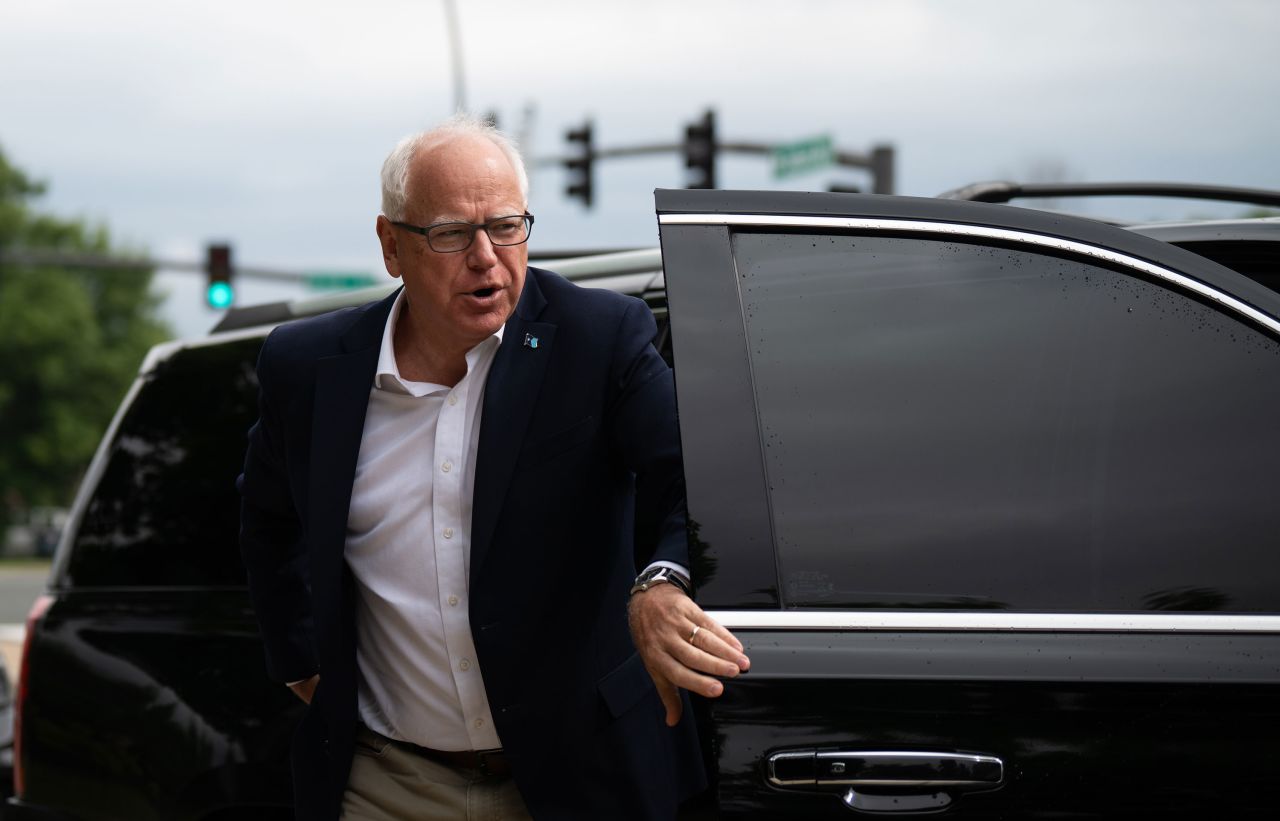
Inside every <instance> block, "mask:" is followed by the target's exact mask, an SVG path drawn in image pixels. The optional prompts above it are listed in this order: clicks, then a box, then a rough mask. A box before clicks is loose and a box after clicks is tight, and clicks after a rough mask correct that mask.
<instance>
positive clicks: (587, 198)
mask: <svg viewBox="0 0 1280 821" xmlns="http://www.w3.org/2000/svg"><path fill="white" fill-rule="evenodd" d="M564 138H565V139H566V140H568V141H569V144H570V145H571V146H572V145H573V144H574V143H581V144H582V149H581V151H580V153H579V154H578V156H576V157H569V158H568V159H566V160H565V161H564V167H565V168H567V169H569V175H570V177H569V185H568V187H566V188H565V189H564V193H565V196H567V197H580V198H581V199H582V204H583V205H585V206H586V207H588V208H590V207H591V200H592V196H593V194H594V189H595V183H594V180H593V179H592V174H593V173H594V170H593V165H594V163H595V159H596V149H595V145H594V144H593V142H592V127H591V121H590V120H587V121H586V122H585V123H583V124H582V128H571V129H569V130H568V131H567V132H565V135H564Z"/></svg>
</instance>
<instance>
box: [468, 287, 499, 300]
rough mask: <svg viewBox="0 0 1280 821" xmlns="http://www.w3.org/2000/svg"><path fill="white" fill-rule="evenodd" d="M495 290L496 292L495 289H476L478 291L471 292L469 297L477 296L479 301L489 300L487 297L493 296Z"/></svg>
mask: <svg viewBox="0 0 1280 821" xmlns="http://www.w3.org/2000/svg"><path fill="white" fill-rule="evenodd" d="M495 290H496V289H494V288H480V289H478V290H475V291H472V292H471V295H472V296H478V297H480V298H481V299H487V298H489V297H491V296H493V294H494V291H495Z"/></svg>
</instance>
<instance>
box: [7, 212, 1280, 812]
mask: <svg viewBox="0 0 1280 821" xmlns="http://www.w3.org/2000/svg"><path fill="white" fill-rule="evenodd" d="M658 210H659V222H660V229H661V236H662V244H663V248H662V254H661V255H659V252H658V251H657V250H656V249H653V250H647V251H637V252H632V253H625V254H615V255H608V256H603V257H596V258H587V259H580V260H572V261H566V262H562V263H554V264H549V265H548V267H551V268H553V269H554V270H558V271H560V272H562V273H564V274H566V275H568V276H569V277H570V278H572V279H575V280H578V281H580V282H582V283H584V284H589V285H594V286H597V287H609V288H613V289H615V290H619V291H622V292H625V293H630V294H633V295H636V296H639V297H641V298H643V299H645V301H646V302H647V303H648V304H649V305H650V307H651V309H653V311H654V313H655V315H656V317H657V318H658V320H659V329H660V330H659V336H658V339H657V340H656V342H657V344H658V346H659V348H660V350H662V352H663V353H664V355H665V356H666V357H667V358H668V360H669V361H673V362H674V366H675V371H676V381H677V391H678V401H679V406H680V414H681V428H682V436H683V442H684V451H685V466H686V474H687V478H688V486H689V505H690V513H691V517H692V527H691V533H690V539H691V547H692V548H693V553H694V567H693V568H692V569H693V572H694V575H695V579H696V581H698V582H699V584H700V593H699V599H700V601H701V603H702V605H703V606H704V607H706V608H708V609H709V610H710V611H711V612H712V613H713V615H715V616H716V617H717V618H719V619H720V620H721V621H723V622H724V623H725V624H726V625H728V626H729V627H730V628H731V629H734V630H735V631H736V632H737V634H738V635H739V636H740V637H741V638H742V639H743V640H744V642H746V644H747V645H748V650H749V652H750V654H751V656H752V659H753V668H752V671H751V673H750V674H748V675H746V676H743V677H741V678H739V679H735V680H733V681H731V682H728V683H727V688H726V694H725V696H724V697H723V698H722V699H719V700H716V701H713V702H699V703H698V705H697V707H698V709H699V710H700V711H701V719H702V722H703V724H704V729H705V733H704V738H705V739H706V753H707V756H708V759H709V761H710V763H711V765H712V767H711V769H712V774H713V779H714V781H715V783H714V786H713V788H712V791H711V792H710V793H709V794H708V795H707V796H704V800H703V801H702V802H701V803H700V804H699V805H698V807H697V811H699V812H701V813H702V815H699V817H717V816H719V817H725V818H731V817H788V818H790V817H795V818H824V817H831V818H846V817H849V812H850V810H851V809H852V810H854V811H860V812H871V813H882V812H900V813H906V814H914V813H922V812H936V811H941V810H945V811H948V812H949V813H950V814H954V815H957V816H960V817H975V818H981V817H991V818H995V817H1050V816H1052V817H1055V818H1061V817H1088V816H1096V815H1102V814H1149V815H1178V814H1188V815H1214V814H1228V815H1234V816H1261V815H1263V814H1264V813H1265V814H1267V815H1268V817H1269V816H1270V814H1271V812H1270V809H1271V808H1270V805H1269V802H1268V792H1269V791H1268V788H1269V787H1270V786H1271V784H1272V783H1274V774H1275V773H1276V772H1277V771H1280V753H1278V752H1277V751H1276V749H1275V747H1274V745H1271V744H1270V740H1271V739H1272V738H1273V737H1274V736H1276V735H1277V734H1278V733H1280V707H1277V706H1276V705H1278V704H1280V698H1278V696H1280V662H1278V661H1277V659H1280V652H1278V651H1280V616H1277V615H1276V614H1277V613H1280V573H1277V570H1278V569H1280V568H1278V567H1277V564H1278V563H1280V560H1278V559H1277V555H1280V553H1278V552H1277V550H1276V547H1277V545H1276V539H1277V536H1276V534H1277V533H1280V527H1278V526H1280V506H1278V505H1276V504H1275V503H1274V500H1275V499H1276V498H1278V494H1277V490H1280V487H1278V486H1277V485H1278V484H1280V478H1278V477H1277V474H1276V472H1275V470H1274V465H1275V464H1277V463H1280V459H1278V457H1280V425H1277V424H1276V423H1275V420H1276V419H1277V418H1280V379H1278V378H1277V377H1278V376H1280V321H1278V320H1277V317H1280V296H1278V295H1277V294H1276V293H1275V291H1274V290H1272V289H1269V288H1268V287H1266V286H1267V285H1271V286H1272V287H1274V280H1268V279H1267V278H1266V277H1267V276H1268V275H1274V272H1275V266H1273V265H1271V263H1268V262H1266V261H1265V260H1264V261H1263V262H1262V263H1257V254H1256V253H1255V252H1257V251H1258V250H1259V249H1258V248H1252V249H1251V250H1250V251H1249V253H1240V254H1236V257H1237V263H1238V265H1237V266H1233V267H1237V268H1238V270H1241V271H1242V273H1241V272H1237V271H1233V270H1228V269H1227V268H1224V267H1222V265H1219V264H1217V263H1215V262H1214V261H1212V260H1221V261H1223V262H1225V263H1226V264H1227V265H1229V266H1230V265H1232V262H1231V259H1230V258H1231V256H1232V254H1233V253H1235V251H1236V250H1239V248H1240V247H1241V246H1239V245H1237V246H1231V245H1230V243H1231V242H1233V241H1235V240H1233V239H1231V238H1230V237H1228V238H1227V239H1226V240H1224V241H1223V242H1224V243H1225V246H1223V245H1222V244H1220V245H1218V246H1214V247H1213V248H1212V249H1210V248H1209V246H1204V247H1202V248H1200V249H1198V250H1201V251H1205V254H1198V253H1192V251H1194V250H1197V249H1195V248H1194V247H1193V246H1192V243H1195V242H1200V241H1203V240H1205V239H1206V235H1205V234H1204V232H1205V231H1206V230H1209V231H1210V232H1211V233H1212V232H1216V234H1215V235H1216V236H1217V237H1218V238H1219V239H1221V238H1222V237H1223V236H1224V234H1223V229H1222V228H1221V227H1216V228H1211V229H1205V228H1204V227H1203V226H1204V224H1203V223H1196V224H1188V225H1183V226H1141V227H1133V228H1129V229H1121V228H1118V227H1114V226H1109V225H1105V224H1102V223H1100V222H1098V221H1086V220H1080V219H1073V218H1070V217H1061V216H1056V215H1050V214H1046V213H1043V212H1036V211H1030V210H1024V209H1013V208H1007V207H1004V206H1000V205H990V204H980V203H973V202H963V201H948V200H923V199H912V198H906V197H871V196H847V195H804V194H795V193H763V192H756V193H751V192H745V193H741V192H740V193H732V192H716V191H710V192H669V191H664V192H659V193H658ZM1230 230H1231V231H1233V232H1236V233H1235V234H1232V235H1231V236H1233V237H1235V238H1236V240H1239V242H1241V243H1244V242H1246V241H1247V242H1250V243H1255V244H1257V243H1272V244H1271V245H1266V246H1265V247H1264V248H1263V250H1264V251H1265V250H1266V249H1269V248H1273V247H1276V246H1275V245H1274V243H1275V242H1276V238H1277V234H1280V221H1276V220H1252V221H1240V222H1238V223H1233V225H1232V228H1231V229H1230ZM1183 243H1185V244H1186V247H1182V248H1180V247H1178V245H1179V244H1183ZM1188 248H1190V249H1191V250H1188ZM1210 250H1212V253H1210ZM1267 259H1274V258H1267ZM1241 260H1245V261H1252V262H1249V263H1248V264H1246V263H1245V262H1243V261H1241ZM664 265H665V271H666V280H665V286H669V294H668V287H665V286H664V279H663V274H662V269H663V267H664ZM1246 268H1248V269H1249V270H1243V269H1246ZM1268 272H1270V274H1268ZM1250 277H1252V279H1250ZM390 287H391V286H390V285H388V286H387V287H385V288H377V289H369V290H366V291H362V292H354V293H347V294H340V295H335V296H331V297H324V298H318V299H311V300H306V301H302V302H297V303H278V304H274V305H266V306H255V307H251V308H245V309H239V310H235V311H232V312H229V313H228V314H227V315H226V316H225V318H224V321H223V322H222V323H221V325H220V326H219V328H217V329H215V331H214V332H213V333H212V334H210V335H209V336H208V337H207V338H204V339H200V340H195V341H188V342H178V343H171V344H169V345H165V346H161V347H159V348H157V349H156V350H154V351H153V352H152V353H151V355H150V356H149V357H148V359H147V361H146V363H144V365H143V367H142V369H141V372H140V375H139V378H138V380H137V383H136V384H135V385H134V387H133V389H132V390H131V391H130V394H129V396H128V397H127V398H126V400H125V402H124V403H123V404H122V406H121V409H120V411H119V413H118V414H117V417H116V419H115V420H114V421H113V423H112V426H111V428H110V430H109V431H108V433H107V435H106V437H105V438H104V441H103V445H102V447H101V448H100V451H99V453H98V455H97V457H96V458H95V460H94V463H93V465H92V466H91V468H90V470H89V472H88V474H87V476H86V479H85V482H84V483H83V488H82V491H81V494H80V496H79V498H78V499H77V501H76V504H75V507H74V509H73V511H72V515H71V520H70V522H69V523H68V526H67V529H66V531H65V532H64V535H63V538H62V542H61V544H60V546H59V549H58V554H57V557H56V559H55V563H54V569H53V573H52V576H51V580H50V590H49V594H50V595H49V596H48V597H47V598H46V599H43V600H42V601H41V605H40V606H41V609H40V610H38V611H36V612H34V613H33V618H32V621H31V624H30V627H29V631H28V636H29V642H28V646H27V650H26V662H25V664H24V679H25V681H24V685H23V688H22V694H21V698H20V700H21V703H22V707H21V711H20V712H21V715H20V719H21V721H20V724H21V728H20V738H19V741H20V745H19V750H20V752H19V761H18V764H19V773H18V776H19V779H18V780H19V782H20V785H21V786H20V789H19V794H18V796H17V797H16V798H15V799H14V800H12V801H11V802H10V803H9V804H8V805H7V807H6V811H5V812H6V814H5V815H4V817H5V819H6V821H12V819H63V820H64V821H70V820H71V819H99V818H101V819H182V820H184V821H187V820H189V821H196V820H197V819H199V820H200V821H209V820H210V819H217V820H218V821H224V820H226V821H229V819H274V818H288V817H291V812H290V792H291V790H290V785H289V776H288V765H287V749H288V745H289V741H290V735H291V733H292V730H293V726H294V724H295V723H296V720H297V718H298V716H299V713H300V710H301V705H300V703H299V702H297V701H296V699H294V698H293V696H292V695H291V694H289V693H288V692H287V691H286V690H285V689H284V688H282V687H279V686H277V685H274V684H272V683H270V682H268V681H267V680H266V678H265V674H264V670H263V664H262V655H261V647H260V644H259V639H258V636H257V629H256V625H255V622H254V619H253V615H252V612H251V610H250V606H249V599H248V595H247V591H246V590H245V587H244V577H243V571H242V570H241V568H240V564H239V554H238V550H237V546H236V542H237V530H238V521H237V519H238V498H237V497H236V494H235V490H234V485H233V481H234V478H235V476H236V475H237V474H238V472H239V470H240V465H241V460H242V457H243V450H244V442H245V438H244V437H245V432H246V430H247V429H248V427H249V425H250V423H251V422H252V421H253V418H254V416H255V415H256V407H255V402H256V387H257V386H256V381H255V376H254V361H255V359H256V355H257V350H258V348H259V346H260V344H261V341H262V339H263V338H264V336H265V334H266V332H267V330H269V328H270V327H271V326H273V325H275V324H277V323H279V322H282V321H287V320H288V319H290V318H293V317H296V316H303V315H310V314H313V313H319V312H322V311H324V310H329V309H332V308H337V307H341V306H343V305H347V304H358V303H360V302H364V301H367V300H369V299H373V298H376V297H378V296H381V295H383V294H385V293H386V292H387V291H388V290H389V288H390ZM668 296H669V297H670V300H671V316H670V320H671V321H670V324H668V322H667V319H668V316H667V314H668V312H667V299H668Z"/></svg>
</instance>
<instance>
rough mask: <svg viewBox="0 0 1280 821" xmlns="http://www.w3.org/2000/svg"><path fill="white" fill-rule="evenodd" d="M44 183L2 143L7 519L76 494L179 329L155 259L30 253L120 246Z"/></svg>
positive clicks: (2, 466)
mask: <svg viewBox="0 0 1280 821" xmlns="http://www.w3.org/2000/svg"><path fill="white" fill-rule="evenodd" d="M43 193H44V185H43V184H42V183H40V182H37V181H34V180H31V179H30V178H28V177H27V176H26V175H25V174H24V173H23V172H22V171H21V170H19V169H18V168H16V167H15V166H13V165H11V164H10V163H9V161H8V160H7V158H6V157H5V155H4V152H3V151H2V150H0V432H2V433H0V525H3V524H4V522H5V520H6V519H7V518H9V517H11V516H12V515H13V514H15V513H20V512H21V511H23V510H24V509H27V508H30V507H33V506H37V505H65V504H67V503H68V502H69V500H70V497H71V495H72V493H73V492H74V490H75V485H76V483H77V482H78V481H79V478H80V476H81V474H82V473H83V471H84V469H85V467H86V466H87V465H88V463H89V460H90V459H91V458H92V456H93V451H94V448H95V447H96V445H97V442H98V439H99V438H100V437H101V436H102V433H103V431H104V430H105V429H106V426H107V424H108V422H109V421H110V419H111V415H112V413H113V412H114V410H115V408H116V406H117V405H118V404H119V402H120V399H121V397H122V396H123V395H124V392H125V391H126V390H127V389H128V386H129V384H130V382H131V381H132V379H133V377H134V375H135V374H136V372H137V369H138V365H139V363H140V362H141V361H142V357H143V356H144V354H145V353H146V351H147V349H148V348H149V347H150V346H151V345H153V344H155V343H157V342H160V341H162V340H164V339H165V338H167V337H168V336H169V333H168V330H167V329H166V328H165V327H164V325H163V324H162V323H161V322H160V321H159V320H158V319H157V317H156V308H157V302H158V300H157V298H156V297H155V296H154V295H153V294H152V293H151V291H150V285H151V275H152V271H151V270H149V269H142V268H132V269H129V268H75V267H68V266H65V265H46V264H31V263H29V262H24V261H22V259H21V256H20V255H21V254H22V253H23V252H31V251H44V252H49V251H57V252H64V253H77V254H89V255H93V256H95V257H99V258H109V257H111V256H112V254H113V251H112V249H111V245H110V241H109V238H108V236H107V231H106V229H105V228H102V227H95V226H89V225H87V224H86V223H85V222H84V221H83V220H74V219H73V220H68V219H62V218H59V217H57V216H54V215H51V214H45V213H40V212H39V211H38V210H36V209H35V207H34V206H33V201H34V200H36V199H37V198H38V197H39V196H40V195H41V194H43ZM15 255H18V256H16V257H15ZM0 534H3V530H0Z"/></svg>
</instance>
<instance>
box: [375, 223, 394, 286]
mask: <svg viewBox="0 0 1280 821" xmlns="http://www.w3.org/2000/svg"><path fill="white" fill-rule="evenodd" d="M374 230H376V231H377V232H378V242H379V243H380V244H381V245H382V264H383V265H385V266H387V273H388V274H391V276H393V277H396V278H399V277H400V251H399V247H398V245H397V242H396V241H397V240H398V239H399V237H398V236H397V235H396V227H395V226H394V225H392V224H391V220H389V219H387V218H386V217H385V216H383V215H382V214H379V215H378V222H377V224H376V225H375V226H374Z"/></svg>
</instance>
